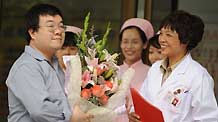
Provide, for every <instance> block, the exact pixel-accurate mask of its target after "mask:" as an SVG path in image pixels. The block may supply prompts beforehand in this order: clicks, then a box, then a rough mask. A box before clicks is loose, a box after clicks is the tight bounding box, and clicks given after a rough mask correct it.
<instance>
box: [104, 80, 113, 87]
mask: <svg viewBox="0 0 218 122" xmlns="http://www.w3.org/2000/svg"><path fill="white" fill-rule="evenodd" d="M105 85H106V86H107V87H109V88H110V89H112V88H113V83H111V81H105Z"/></svg>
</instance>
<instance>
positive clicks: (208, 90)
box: [140, 54, 218, 122]
mask: <svg viewBox="0 0 218 122" xmlns="http://www.w3.org/2000/svg"><path fill="white" fill-rule="evenodd" d="M161 63H162V61H158V62H156V63H155V64H153V66H152V67H151V68H150V70H149V72H148V75H147V78H146V79H145V81H144V83H143V86H142V89H141V91H140V93H141V94H142V96H144V98H145V99H147V100H148V101H149V102H151V103H152V104H153V105H155V106H156V107H158V108H159V109H160V110H161V111H162V113H163V116H164V120H165V122H218V107H217V102H216V99H215V96H214V91H213V89H214V81H213V79H212V77H211V76H210V75H209V73H208V72H207V70H206V69H205V68H204V67H202V66H201V65H200V64H199V63H197V62H196V61H194V60H193V59H192V57H191V55H190V54H187V55H186V56H185V57H184V59H183V60H182V61H181V62H180V63H179V64H178V65H177V67H176V68H175V69H174V70H173V71H172V73H171V74H170V76H169V77H168V78H167V79H166V81H165V82H164V84H163V85H161V82H162V76H163V73H162V72H161V70H160V65H161ZM176 91H177V94H174V93H175V92H176ZM179 91H180V93H178V92H179Z"/></svg>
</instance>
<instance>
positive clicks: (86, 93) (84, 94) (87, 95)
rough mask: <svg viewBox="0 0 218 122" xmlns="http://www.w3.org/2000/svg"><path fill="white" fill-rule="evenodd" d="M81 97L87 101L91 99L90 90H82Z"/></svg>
mask: <svg viewBox="0 0 218 122" xmlns="http://www.w3.org/2000/svg"><path fill="white" fill-rule="evenodd" d="M81 97H83V98H84V99H87V100H88V99H89V98H90V97H91V90H90V89H83V90H82V91H81Z"/></svg>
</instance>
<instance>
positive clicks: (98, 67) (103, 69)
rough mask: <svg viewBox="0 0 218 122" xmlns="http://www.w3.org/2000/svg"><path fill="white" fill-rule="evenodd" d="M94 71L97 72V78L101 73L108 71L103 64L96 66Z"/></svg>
mask: <svg viewBox="0 0 218 122" xmlns="http://www.w3.org/2000/svg"><path fill="white" fill-rule="evenodd" d="M96 70H97V76H99V75H101V74H102V73H103V72H105V71H107V70H108V67H107V65H105V64H100V65H97V66H96Z"/></svg>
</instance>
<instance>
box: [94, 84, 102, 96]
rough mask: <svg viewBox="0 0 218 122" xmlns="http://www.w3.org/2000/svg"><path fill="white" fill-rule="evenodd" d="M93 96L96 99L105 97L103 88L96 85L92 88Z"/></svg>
mask: <svg viewBox="0 0 218 122" xmlns="http://www.w3.org/2000/svg"><path fill="white" fill-rule="evenodd" d="M92 94H93V95H94V96H96V97H101V96H103V95H104V90H103V89H102V88H101V86H100V85H94V86H93V87H92Z"/></svg>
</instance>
